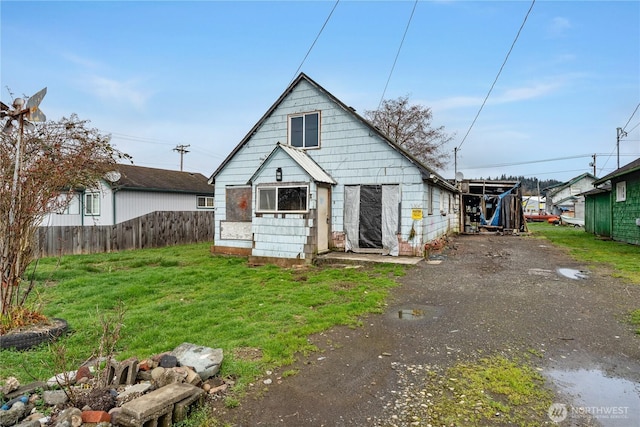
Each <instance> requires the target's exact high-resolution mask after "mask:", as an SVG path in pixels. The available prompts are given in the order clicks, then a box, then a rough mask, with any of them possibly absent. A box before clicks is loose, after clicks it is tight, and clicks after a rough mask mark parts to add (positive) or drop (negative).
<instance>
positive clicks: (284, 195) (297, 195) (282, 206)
mask: <svg viewBox="0 0 640 427" xmlns="http://www.w3.org/2000/svg"><path fill="white" fill-rule="evenodd" d="M308 192H309V188H308V187H307V186H289V187H258V211H260V212H306V211H307V210H308V208H307V199H308Z"/></svg>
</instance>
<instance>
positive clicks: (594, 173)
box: [589, 153, 596, 176]
mask: <svg viewBox="0 0 640 427" xmlns="http://www.w3.org/2000/svg"><path fill="white" fill-rule="evenodd" d="M591 158H592V159H593V161H592V162H591V163H589V166H592V167H593V176H596V154H595V153H593V155H592V156H591Z"/></svg>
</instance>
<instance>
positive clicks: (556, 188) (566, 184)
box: [544, 172, 598, 194]
mask: <svg viewBox="0 0 640 427" xmlns="http://www.w3.org/2000/svg"><path fill="white" fill-rule="evenodd" d="M585 178H593V179H594V180H595V179H598V177H597V176H595V175H593V174H591V173H589V172H585V173H583V174H582V175H578V176H576V177H574V178H572V179H570V180H569V181H567V182H563V183H562V184H556V185H552V186H550V187H547V188H545V189H544V191H545V192H548V191H549V190H553V194H555V193H557V192H559V191H560V190H563V189H565V188H567V187H571V186H572V185H573V184H575V183H576V182H578V181H580V180H582V179H585Z"/></svg>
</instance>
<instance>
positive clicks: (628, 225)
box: [585, 158, 640, 245]
mask: <svg viewBox="0 0 640 427" xmlns="http://www.w3.org/2000/svg"><path fill="white" fill-rule="evenodd" d="M609 181H610V183H611V190H610V192H609V205H610V208H609V209H610V210H609V212H610V224H611V227H610V229H611V238H612V239H613V240H618V241H621V242H627V243H631V244H633V245H640V158H639V159H636V160H635V161H633V162H631V163H629V164H628V165H626V166H623V167H621V168H620V169H617V170H615V171H613V172H611V173H610V174H609V175H606V176H604V177H602V178H600V179H598V180H597V181H595V182H594V183H593V185H595V186H598V185H603V184H606V183H607V182H609ZM587 197H588V198H589V199H591V203H592V204H593V209H592V210H591V211H590V212H589V213H587V215H593V217H592V218H589V219H588V220H586V221H585V227H586V224H587V222H588V223H589V224H590V226H593V229H591V230H589V229H587V231H590V232H594V233H595V234H599V233H597V230H603V229H604V230H606V224H604V222H606V221H607V219H606V216H607V211H606V197H605V198H603V197H602V196H601V195H599V194H596V195H594V196H593V197H589V196H587ZM587 211H589V209H587Z"/></svg>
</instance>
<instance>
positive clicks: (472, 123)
mask: <svg viewBox="0 0 640 427" xmlns="http://www.w3.org/2000/svg"><path fill="white" fill-rule="evenodd" d="M535 3H536V0H532V1H531V6H530V7H529V10H528V11H527V14H526V16H525V17H524V20H523V21H522V25H520V29H519V30H518V33H517V34H516V38H515V39H514V40H513V43H511V47H510V48H509V52H507V56H506V57H505V58H504V61H503V62H502V65H501V66H500V70H499V71H498V75H496V78H495V80H494V81H493V84H492V85H491V88H490V89H489V92H488V93H487V96H485V98H484V101H482V105H480V109H479V110H478V113H477V114H476V116H475V117H474V119H473V122H471V126H469V129H468V130H467V133H466V134H465V135H464V138H462V142H460V145H458V148H457V150H460V147H462V144H464V142H465V141H466V139H467V136H469V133H470V132H471V128H473V125H474V124H475V123H476V120H478V117H479V116H480V112H481V111H482V109H483V108H484V105H485V104H486V103H487V99H489V95H491V92H492V91H493V88H494V87H495V85H496V82H497V81H498V78H499V77H500V74H501V73H502V70H503V69H504V66H505V65H506V64H507V60H508V59H509V56H510V55H511V51H512V50H513V47H514V46H515V45H516V42H517V41H518V38H519V37H520V33H521V32H522V29H523V28H524V24H525V23H526V22H527V18H529V14H530V13H531V10H532V9H533V5H534V4H535ZM457 150H456V151H457Z"/></svg>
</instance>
